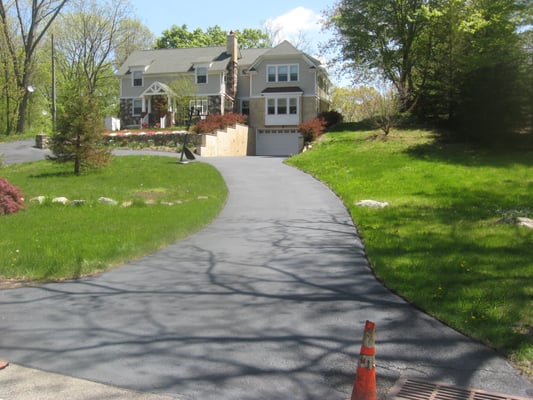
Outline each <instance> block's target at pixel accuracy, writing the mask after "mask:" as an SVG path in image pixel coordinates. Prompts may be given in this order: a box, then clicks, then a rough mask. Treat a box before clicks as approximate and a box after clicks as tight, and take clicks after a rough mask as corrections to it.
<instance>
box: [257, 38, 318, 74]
mask: <svg viewBox="0 0 533 400" xmlns="http://www.w3.org/2000/svg"><path fill="white" fill-rule="evenodd" d="M295 55H297V56H299V57H303V59H304V60H305V61H306V62H307V64H308V65H309V66H310V67H315V68H317V69H324V66H323V65H322V63H321V62H320V61H319V60H317V59H316V58H314V57H311V56H310V55H308V54H306V53H304V52H303V51H300V50H298V49H297V48H296V47H294V46H293V45H292V44H291V43H289V42H288V41H287V40H284V41H283V42H281V43H280V44H278V45H277V46H276V47H272V48H271V49H268V51H266V52H264V53H263V54H261V55H259V57H257V58H256V59H255V60H254V62H253V63H252V64H250V66H249V68H248V70H253V69H254V68H255V67H256V66H257V65H258V64H260V63H261V62H262V61H264V60H268V59H273V58H276V59H283V58H289V57H294V56H295Z"/></svg>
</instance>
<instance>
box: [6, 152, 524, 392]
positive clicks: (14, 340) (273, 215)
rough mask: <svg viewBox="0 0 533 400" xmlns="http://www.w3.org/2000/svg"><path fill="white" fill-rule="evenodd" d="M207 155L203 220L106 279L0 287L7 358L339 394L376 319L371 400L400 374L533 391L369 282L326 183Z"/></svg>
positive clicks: (154, 382)
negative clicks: (218, 201) (211, 170)
mask: <svg viewBox="0 0 533 400" xmlns="http://www.w3.org/2000/svg"><path fill="white" fill-rule="evenodd" d="M3 149H4V151H5V148H2V146H0V153H2V152H3ZM33 150H35V149H31V150H29V151H30V152H32V157H33V156H34V155H33ZM169 156H171V157H176V155H175V154H169ZM6 158H7V157H6V156H4V160H6ZM10 160H11V158H10ZM203 161H207V162H209V163H211V164H213V165H214V166H216V167H217V168H218V169H219V170H220V171H221V173H222V175H223V176H224V179H225V180H226V183H227V185H228V188H229V191H230V196H229V199H228V203H227V205H226V207H225V208H224V210H223V211H222V213H221V214H220V216H219V217H218V218H217V219H216V220H215V221H213V223H212V224H210V225H209V226H208V227H206V228H205V229H203V230H201V231H200V232H198V233H196V234H194V235H192V236H190V237H188V238H186V239H184V240H181V241H178V242H176V243H174V244H173V245H171V246H169V247H167V248H165V249H163V250H161V251H159V252H157V253H154V254H151V255H148V256H146V257H143V258H140V259H137V260H134V261H132V262H130V263H128V264H126V265H124V266H122V267H120V268H117V269H114V270H112V271H109V272H107V273H104V274H101V275H99V276H94V277H91V278H87V279H81V280H78V281H72V282H63V283H53V284H47V285H43V286H39V287H28V288H19V289H4V290H0V357H1V358H6V359H9V360H10V361H11V362H13V363H16V364H19V365H23V366H27V367H32V368H37V369H42V370H46V371H51V372H56V373H59V374H64V375H68V376H73V377H77V378H83V379H87V380H90V381H95V382H99V383H104V384H108V385H113V386H117V387H121V388H126V389H131V390H137V391H143V392H151V393H158V394H162V395H168V396H172V397H175V398H179V399H191V400H196V399H198V400H199V399H202V400H210V399H217V400H221V399H222V400H230V399H231V400H240V399H269V400H276V399H280V400H281V399H284V400H285V399H291V400H303V399H306V400H314V399H317V400H318V399H331V400H335V399H344V398H346V397H348V396H349V393H350V392H351V387H352V384H353V377H354V373H355V369H356V362H357V357H358V353H359V347H360V343H361V337H362V333H363V327H364V322H365V320H367V319H369V320H372V321H374V322H375V323H376V352H377V356H376V359H377V379H378V387H379V397H380V398H384V396H385V394H386V393H387V392H388V390H389V389H390V387H391V386H392V385H393V384H395V383H396V381H397V380H398V379H399V378H417V379H421V380H424V381H433V382H435V381H436V382H443V383H449V384H452V385H457V386H462V387H474V388H478V389H483V390H486V391H493V392H501V393H508V394H512V395H516V396H523V397H526V396H528V394H529V395H531V394H532V393H533V391H532V390H533V385H532V384H531V382H529V381H528V380H527V379H525V378H524V377H522V376H521V375H520V373H519V372H518V371H517V370H516V369H514V368H513V367H512V366H511V365H510V364H509V363H507V362H506V361H505V360H504V359H503V358H502V357H500V356H499V355H498V354H496V353H495V352H493V351H492V350H490V349H488V348H486V347H485V346H482V345H480V344H478V343H476V342H474V341H472V340H470V339H468V338H466V337H465V336H463V335H461V334H459V333H457V332H456V331H454V330H452V329H450V328H448V327H446V326H445V325H443V324H441V323H440V322H438V321H436V320H435V319H433V318H430V317H429V316H427V315H426V314H424V313H422V312H420V311H418V310H417V309H415V308H414V307H412V306H410V305H409V304H407V303H406V302H405V301H403V300H402V299H401V298H399V297H397V296H395V295H394V294H392V293H390V292H389V291H388V290H387V289H386V288H384V287H383V286H382V285H381V284H380V283H379V282H377V281H376V279H375V278H374V276H373V275H372V272H371V270H370V268H369V266H368V262H367V260H366V258H365V253H364V248H363V244H362V242H361V240H360V238H359V237H358V234H357V230H356V227H355V226H354V224H353V222H352V221H351V219H350V216H349V214H348V212H347V210H346V209H345V207H344V205H343V204H342V203H341V201H340V200H339V199H338V198H337V197H336V196H335V195H334V194H333V193H332V192H331V191H330V190H329V189H328V188H327V187H326V186H324V185H323V184H321V183H320V182H318V181H316V180H315V179H313V178H312V177H310V176H308V175H306V174H304V173H302V172H300V171H298V170H296V169H294V168H291V167H289V166H286V165H285V164H283V162H282V161H283V160H282V159H280V158H265V157H236V158H215V159H204V160H203ZM169 168H176V169H179V168H187V165H178V164H176V163H173V162H172V163H169ZM58 195H60V194H59V193H58ZM102 195H105V193H103V194H102ZM0 232H1V225H0ZM1 234H2V236H3V235H4V234H8V233H7V232H1ZM29 234H31V233H29ZM2 236H0V240H2V239H1V237H2ZM1 380H2V375H1V372H0V386H1ZM6 400H7V399H6Z"/></svg>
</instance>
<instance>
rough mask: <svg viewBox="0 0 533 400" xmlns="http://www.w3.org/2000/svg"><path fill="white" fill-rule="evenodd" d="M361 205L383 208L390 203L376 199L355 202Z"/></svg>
mask: <svg viewBox="0 0 533 400" xmlns="http://www.w3.org/2000/svg"><path fill="white" fill-rule="evenodd" d="M355 205H356V206H359V207H368V208H383V207H387V206H388V205H389V203H388V202H386V201H376V200H361V201H358V202H357V203H355Z"/></svg>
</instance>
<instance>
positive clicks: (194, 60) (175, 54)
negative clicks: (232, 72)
mask: <svg viewBox="0 0 533 400" xmlns="http://www.w3.org/2000/svg"><path fill="white" fill-rule="evenodd" d="M295 54H298V55H300V56H303V57H304V59H305V60H306V62H307V63H308V64H309V66H310V67H316V68H322V65H321V63H320V61H319V60H317V59H316V58H314V57H311V56H309V55H307V54H306V53H303V52H301V51H300V50H298V49H297V48H296V47H294V46H293V45H292V44H290V43H289V42H288V41H283V42H281V43H280V44H278V45H277V46H275V47H272V48H257V49H240V50H239V59H238V62H239V67H241V68H245V69H248V70H253V68H254V67H255V66H256V65H257V64H259V63H260V62H261V61H263V60H268V59H270V58H284V57H294V55H295ZM230 59H231V57H230V55H229V54H228V53H227V50H226V47H225V46H217V47H194V48H182V49H156V50H139V51H134V52H133V53H132V54H131V55H130V56H129V57H128V58H127V59H126V61H125V62H124V64H123V65H122V66H121V67H120V69H119V70H118V71H117V75H119V76H124V75H127V74H129V73H131V71H132V70H134V69H138V68H143V69H144V74H146V75H152V74H153V75H166V74H172V73H186V72H191V71H192V70H193V69H194V67H195V66H196V65H200V64H204V65H205V64H208V65H209V70H210V71H224V70H226V67H227V65H228V62H229V61H230Z"/></svg>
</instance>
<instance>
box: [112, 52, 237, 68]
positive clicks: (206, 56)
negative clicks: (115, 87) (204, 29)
mask: <svg viewBox="0 0 533 400" xmlns="http://www.w3.org/2000/svg"><path fill="white" fill-rule="evenodd" d="M229 60H230V55H229V54H228V53H227V52H226V47H195V48H186V49H157V50H139V51H134V52H133V53H131V55H130V56H129V57H128V58H127V59H126V61H125V62H124V64H123V65H122V66H121V67H120V69H119V70H118V71H117V75H126V74H128V73H129V72H131V69H132V68H134V67H139V66H144V67H145V71H144V73H145V74H155V75H160V74H169V73H176V72H187V71H190V70H191V69H192V68H193V67H194V66H195V65H198V64H209V66H210V69H211V70H215V71H218V70H220V71H223V70H225V69H226V66H227V64H228V61H229Z"/></svg>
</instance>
